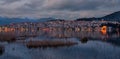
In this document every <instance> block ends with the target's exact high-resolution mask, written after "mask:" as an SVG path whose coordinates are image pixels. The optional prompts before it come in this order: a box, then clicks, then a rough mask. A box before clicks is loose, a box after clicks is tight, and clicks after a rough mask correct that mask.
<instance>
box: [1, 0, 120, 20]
mask: <svg viewBox="0 0 120 59" xmlns="http://www.w3.org/2000/svg"><path fill="white" fill-rule="evenodd" d="M116 11H120V0H0V16H7V17H31V18H47V17H54V18H62V19H76V18H80V17H81V18H82V17H102V16H104V15H107V14H110V13H113V12H116Z"/></svg>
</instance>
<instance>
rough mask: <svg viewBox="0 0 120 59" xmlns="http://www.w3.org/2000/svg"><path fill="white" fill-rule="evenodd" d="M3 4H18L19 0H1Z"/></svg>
mask: <svg viewBox="0 0 120 59" xmlns="http://www.w3.org/2000/svg"><path fill="white" fill-rule="evenodd" d="M2 1H3V2H4V4H9V3H13V2H18V1H21V0H2Z"/></svg>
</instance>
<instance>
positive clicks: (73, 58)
mask: <svg viewBox="0 0 120 59" xmlns="http://www.w3.org/2000/svg"><path fill="white" fill-rule="evenodd" d="M6 42H8V43H6ZM58 42H59V43H60V44H59V43H58ZM119 42H120V35H119V31H112V32H106V33H105V34H103V33H102V32H101V31H72V30H70V31H68V30H64V29H58V30H57V29H56V30H50V31H48V30H41V31H40V30H39V31H22V32H21V31H16V32H15V31H14V32H1V33H0V44H3V45H5V49H0V54H1V55H3V56H0V59H4V58H5V56H6V55H10V56H7V57H8V58H9V57H10V58H11V59H12V57H13V58H14V57H17V58H20V59H37V58H38V59H81V58H82V59H120V56H119V55H120V43H119ZM67 43H69V44H70V45H69V44H67ZM74 43H75V44H74ZM31 46H32V47H31ZM38 46H39V47H38ZM27 47H31V49H28V48H27ZM34 47H37V48H34ZM44 47H45V48H44ZM5 50H6V51H5ZM4 51H5V53H4ZM16 53H17V55H16ZM109 54H110V55H109ZM11 56H12V57H11ZM6 59H7V58H6Z"/></svg>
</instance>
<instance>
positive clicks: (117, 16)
mask: <svg viewBox="0 0 120 59" xmlns="http://www.w3.org/2000/svg"><path fill="white" fill-rule="evenodd" d="M102 18H103V19H105V20H107V21H120V11H118V12H114V13H112V14H110V15H107V16H104V17H102Z"/></svg>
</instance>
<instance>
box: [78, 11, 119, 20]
mask: <svg viewBox="0 0 120 59" xmlns="http://www.w3.org/2000/svg"><path fill="white" fill-rule="evenodd" d="M103 19H104V20H106V21H119V22H120V11H118V12H114V13H112V14H109V15H106V16H104V17H100V18H95V17H93V18H79V19H77V21H80V20H85V21H92V20H103Z"/></svg>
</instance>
